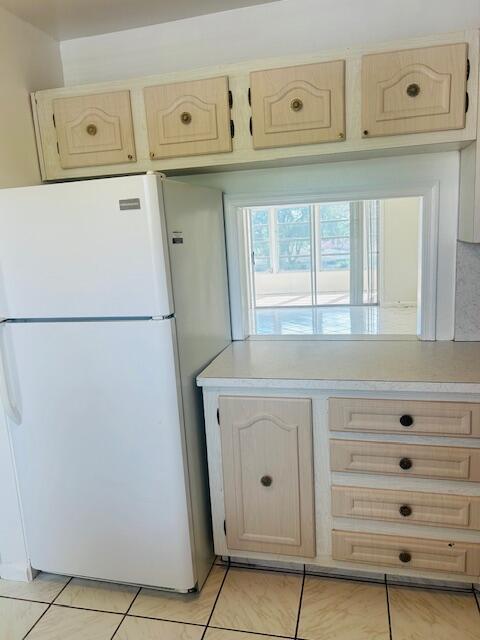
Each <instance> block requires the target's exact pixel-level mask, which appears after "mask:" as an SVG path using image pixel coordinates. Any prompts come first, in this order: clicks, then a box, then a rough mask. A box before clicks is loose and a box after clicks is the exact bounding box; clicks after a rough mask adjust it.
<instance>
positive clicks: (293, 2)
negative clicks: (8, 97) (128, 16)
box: [61, 0, 480, 85]
mask: <svg viewBox="0 0 480 640" xmlns="http://www.w3.org/2000/svg"><path fill="white" fill-rule="evenodd" d="M476 26H477V27H480V3H479V2H478V0H421V1H419V0H402V1H401V2H400V1H399V0H281V1H280V2H274V3H271V4H266V5H257V6H254V7H246V8H243V9H237V10H234V11H225V12H222V13H216V14H213V15H208V16H199V17H196V18H190V19H187V20H178V21H176V22H169V23H165V24H160V25H154V26H151V27H141V28H137V29H129V30H126V31H119V32H117V33H110V34H104V35H100V36H92V37H88V38H77V39H75V40H66V41H64V42H62V45H61V51H62V59H63V64H64V75H65V83H66V84H67V85H72V84H82V83H86V82H101V81H105V80H113V79H124V78H129V77H133V76H142V75H148V74H157V73H164V72H167V71H175V70H180V69H191V68H199V67H203V66H211V65H216V64H228V63H234V62H240V61H242V60H249V59H253V58H268V57H275V56H280V55H290V54H293V55H295V54H301V53H309V52H317V51H322V50H328V49H338V48H345V47H350V46H358V45H364V44H371V43H374V42H388V41H389V40H397V39H402V38H411V37H415V36H423V35H430V34H436V33H444V32H448V31H456V30H461V29H465V28H469V29H472V28H474V27H476Z"/></svg>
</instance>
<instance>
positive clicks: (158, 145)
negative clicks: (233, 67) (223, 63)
mask: <svg viewBox="0 0 480 640" xmlns="http://www.w3.org/2000/svg"><path fill="white" fill-rule="evenodd" d="M144 96H145V110H146V117H147V129H148V141H149V145H150V157H151V158H152V159H154V160H155V159H157V158H171V157H175V156H177V157H178V156H193V155H200V154H205V153H224V152H227V151H231V150H232V137H231V133H230V107H229V98H228V78H227V77H226V76H225V77H220V78H207V79H204V80H197V81H192V82H177V83H174V84H163V85H158V86H155V87H146V88H145V89H144Z"/></svg>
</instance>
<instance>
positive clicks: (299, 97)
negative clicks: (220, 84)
mask: <svg viewBox="0 0 480 640" xmlns="http://www.w3.org/2000/svg"><path fill="white" fill-rule="evenodd" d="M250 91H251V107H252V135H253V146H254V147H255V149H265V148H270V147H286V146H291V145H303V144H315V143H319V142H336V141H340V140H344V139H345V62H344V61H343V60H337V61H334V62H323V63H319V64H307V65H300V66H296V67H285V68H282V69H267V70H264V71H255V72H253V73H251V74H250Z"/></svg>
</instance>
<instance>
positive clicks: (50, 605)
mask: <svg viewBox="0 0 480 640" xmlns="http://www.w3.org/2000/svg"><path fill="white" fill-rule="evenodd" d="M72 580H73V578H72V577H71V576H70V578H69V579H68V580H67V581H66V583H65V584H64V585H63V587H62V588H61V589H60V591H59V592H58V593H57V595H56V596H55V597H54V599H53V600H52V601H51V602H50V603H48V607H47V608H46V609H45V611H44V612H43V613H42V615H41V616H40V617H39V618H38V620H36V621H35V622H34V624H33V625H32V626H31V627H30V629H29V630H28V631H27V633H26V634H25V635H24V636H23V640H25V638H27V637H28V636H29V635H30V633H31V632H32V631H33V630H34V629H35V627H36V626H37V624H38V623H39V622H40V620H41V619H42V618H43V617H44V616H45V615H46V613H47V612H48V611H50V609H51V608H52V606H53V603H54V602H55V600H56V599H57V598H58V596H59V595H60V594H61V593H62V592H63V591H64V590H65V589H66V588H67V587H68V585H69V584H70V582H71V581H72ZM43 604H46V603H43Z"/></svg>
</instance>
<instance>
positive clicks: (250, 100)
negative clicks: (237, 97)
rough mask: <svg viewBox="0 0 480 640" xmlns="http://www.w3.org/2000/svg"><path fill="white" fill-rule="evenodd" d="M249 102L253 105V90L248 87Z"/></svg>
mask: <svg viewBox="0 0 480 640" xmlns="http://www.w3.org/2000/svg"><path fill="white" fill-rule="evenodd" d="M248 104H249V105H250V106H252V90H251V89H250V87H248Z"/></svg>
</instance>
